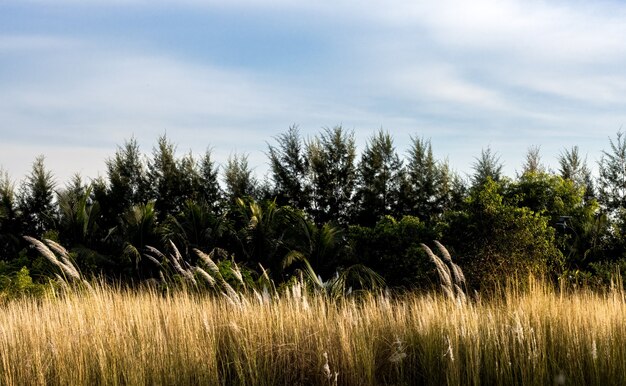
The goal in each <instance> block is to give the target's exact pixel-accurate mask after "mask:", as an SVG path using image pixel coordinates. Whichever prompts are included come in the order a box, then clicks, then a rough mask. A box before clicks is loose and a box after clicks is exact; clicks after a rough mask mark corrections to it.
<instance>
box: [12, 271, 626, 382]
mask: <svg viewBox="0 0 626 386" xmlns="http://www.w3.org/2000/svg"><path fill="white" fill-rule="evenodd" d="M241 299H242V301H241V302H239V303H234V302H232V301H230V299H229V298H228V297H225V296H208V295H199V294H197V293H192V292H184V291H181V292H177V293H173V294H169V295H163V294H162V293H159V292H158V291H156V290H142V291H131V290H125V289H120V288H112V287H108V286H106V285H93V288H92V289H84V290H82V291H76V292H68V293H65V294H63V295H51V296H47V297H45V298H39V299H22V300H19V301H14V302H10V303H8V304H5V305H3V306H1V307H0V308H1V309H0V382H1V383H2V384H4V385H23V384H41V385H44V384H46V385H50V384H52V385H54V384H64V385H67V384H72V385H78V384H89V385H92V384H125V385H144V384H216V385H217V384H228V385H231V384H248V385H275V384H289V385H293V384H322V385H323V384H329V385H332V384H339V385H377V384H433V385H442V384H454V385H456V384H495V383H497V384H516V385H518V384H519V385H521V384H524V385H527V384H531V385H532V384H541V385H546V384H554V383H557V384H558V383H562V384H574V385H576V384H580V385H590V384H597V385H607V384H620V383H622V382H623V381H624V380H625V379H626V322H625V321H626V306H625V302H624V301H625V297H624V293H623V292H622V291H621V290H619V289H615V290H611V291H607V292H606V293H594V292H591V291H584V290H579V291H576V292H567V291H555V290H553V289H551V288H550V287H549V286H545V285H542V284H540V283H534V284H532V285H531V286H530V288H527V289H526V290H525V291H516V290H515V289H510V290H506V291H505V292H504V294H503V296H499V297H494V298H493V299H490V300H472V301H463V302H461V301H459V299H458V298H453V297H450V296H444V295H434V294H431V295H403V296H401V297H397V298H394V297H390V296H386V295H384V294H380V295H365V296H363V297H362V298H351V299H346V300H340V301H336V300H329V298H328V297H325V296H321V295H317V296H312V295H306V293H305V292H304V291H301V290H300V289H299V287H298V286H295V287H294V288H293V289H292V290H291V291H287V292H286V293H285V294H284V295H282V296H280V297H278V296H276V295H273V296H270V297H265V298H263V297H258V296H255V295H250V296H244V297H242V298H241Z"/></svg>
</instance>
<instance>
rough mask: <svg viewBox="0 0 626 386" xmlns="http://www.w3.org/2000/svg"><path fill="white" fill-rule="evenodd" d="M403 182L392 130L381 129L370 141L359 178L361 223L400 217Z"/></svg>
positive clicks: (364, 154)
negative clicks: (390, 132)
mask: <svg viewBox="0 0 626 386" xmlns="http://www.w3.org/2000/svg"><path fill="white" fill-rule="evenodd" d="M402 181H403V169H402V161H400V157H398V154H397V153H396V149H395V147H394V146H393V139H392V138H391V135H389V133H385V132H383V131H382V130H380V131H379V132H378V133H377V134H376V135H374V136H373V137H372V138H371V139H370V141H369V142H368V143H367V145H366V147H365V150H364V151H363V154H362V155H361V162H360V163H359V169H358V177H357V191H356V195H355V212H356V216H357V221H358V222H359V223H360V224H361V225H367V226H371V225H374V224H375V223H376V222H377V221H378V219H379V218H380V217H381V216H384V215H392V216H398V214H399V213H398V212H399V211H398V202H399V196H400V189H401V184H402Z"/></svg>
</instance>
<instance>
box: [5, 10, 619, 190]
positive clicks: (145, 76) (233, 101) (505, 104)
mask: <svg viewBox="0 0 626 386" xmlns="http://www.w3.org/2000/svg"><path fill="white" fill-rule="evenodd" d="M624 37H626V2H618V1H563V2H561V1H534V0H525V1H522V0H500V1H488V0H473V1H470V2H468V1H462V0H442V1H436V2H417V1H395V0H389V1H386V2H379V1H368V0H362V1H342V0H339V1H333V2H305V1H302V2H295V1H287V0H274V1H271V0H268V1H265V0H249V1H247V0H231V1H199V0H198V1H194V0H183V1H176V2H168V1H159V0H153V1H147V0H146V1H144V0H111V1H103V0H102V1H100V0H82V1H78V0H75V1H72V0H40V1H28V0H20V1H11V0H0V138H1V139H0V165H1V166H2V167H3V168H4V170H7V171H8V172H9V174H10V176H11V177H12V178H13V179H15V180H20V179H22V178H23V176H24V175H25V174H26V173H27V172H28V171H29V169H30V165H31V163H32V161H33V160H34V158H35V157H36V156H37V155H39V154H43V155H45V156H46V160H47V161H46V163H47V165H48V167H49V168H50V169H51V170H52V171H53V172H54V174H55V175H56V176H57V178H58V179H59V181H66V180H67V179H68V178H69V176H70V175H72V174H73V173H75V172H79V173H81V174H82V175H83V176H86V177H96V176H98V175H99V174H100V175H101V174H103V172H104V160H105V159H106V158H107V157H109V156H112V155H113V153H114V152H115V149H116V146H117V145H120V144H122V143H123V142H124V140H126V139H129V138H130V137H131V136H134V137H136V138H137V139H138V141H139V143H140V145H141V147H142V150H143V151H144V152H145V153H148V154H149V153H150V152H151V149H152V146H153V145H154V143H155V142H156V139H157V137H158V136H159V135H161V134H163V133H165V132H166V133H167V135H168V137H170V138H171V140H172V141H174V142H175V143H176V144H177V145H178V151H179V153H181V154H182V153H185V152H188V151H190V150H191V151H193V152H194V153H196V154H198V155H200V154H201V153H203V152H204V151H205V149H207V148H209V147H210V148H212V149H213V153H214V155H215V157H216V159H217V161H218V162H220V163H223V162H225V160H226V159H227V157H228V156H229V155H230V154H233V153H240V154H242V153H246V154H249V161H250V164H251V165H252V166H255V167H256V171H257V173H258V174H260V175H262V174H264V173H265V171H266V170H267V164H266V162H267V160H266V157H265V151H266V149H267V142H268V141H270V142H271V141H272V137H274V136H276V135H278V134H280V133H282V132H284V131H286V130H287V128H288V127H289V126H290V125H292V124H298V125H299V127H300V129H301V131H302V133H303V134H304V135H305V136H312V135H315V134H316V133H318V132H319V131H320V129H322V128H324V127H333V126H335V125H342V126H343V127H345V128H347V129H351V130H354V131H355V134H356V137H357V143H358V145H359V148H360V149H362V148H363V147H364V144H365V142H366V140H367V139H368V137H370V136H371V135H372V134H373V133H374V132H375V131H376V130H378V129H380V128H383V129H385V130H388V131H389V132H390V133H392V134H393V136H394V138H395V143H396V147H397V149H398V151H399V152H400V153H402V154H403V153H405V152H406V150H407V149H408V146H409V143H410V138H411V136H413V137H425V138H430V139H431V140H432V144H433V149H434V152H435V155H436V156H437V157H438V158H440V159H443V158H448V159H449V161H450V164H451V166H452V167H453V168H455V169H457V170H458V171H460V172H461V173H467V172H470V171H471V165H472V163H473V162H474V157H476V156H478V155H479V154H480V152H481V149H483V148H486V147H487V146H490V147H491V148H492V149H493V150H494V151H496V152H498V154H499V155H500V156H501V160H502V161H503V162H504V164H505V171H506V173H507V174H509V175H511V176H513V175H514V174H515V172H516V171H517V170H519V169H520V168H521V165H522V163H523V157H524V154H525V153H526V150H527V149H528V147H529V146H531V145H539V146H541V151H542V156H543V159H544V162H545V163H546V164H548V165H549V166H552V167H556V157H557V156H558V154H559V153H560V152H561V151H562V150H563V149H564V148H569V147H571V146H574V145H578V146H579V147H580V148H581V150H582V152H583V153H586V154H588V161H589V163H590V165H591V166H592V167H594V168H595V163H596V161H597V160H598V159H599V158H600V156H601V151H602V149H607V148H608V138H609V137H613V136H614V135H615V133H616V132H617V131H618V130H619V129H620V128H621V127H622V126H623V125H624V124H625V123H626V97H625V96H626V39H625V38H624Z"/></svg>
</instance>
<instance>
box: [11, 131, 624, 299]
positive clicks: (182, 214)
mask: <svg viewBox="0 0 626 386" xmlns="http://www.w3.org/2000/svg"><path fill="white" fill-rule="evenodd" d="M609 145H610V146H609V150H608V151H605V152H603V156H602V159H601V160H600V162H599V165H598V166H599V176H598V178H597V179H594V178H593V177H592V176H591V173H590V172H589V168H588V166H587V165H586V161H585V160H584V159H583V158H582V157H581V156H580V154H579V153H578V148H576V147H574V148H572V149H565V150H564V151H563V153H561V155H560V156H559V160H558V161H559V165H560V168H559V170H558V171H550V170H547V169H546V168H545V167H544V166H543V165H542V164H541V159H540V155H539V148H531V149H529V152H528V156H527V160H526V163H525V164H524V165H523V169H522V172H521V173H520V174H519V175H518V176H516V178H513V179H511V178H507V177H505V176H503V175H502V164H501V163H500V161H499V158H498V156H497V154H496V153H495V152H493V151H492V150H491V149H489V148H487V149H486V150H484V151H483V152H482V153H481V155H480V156H478V157H477V158H476V162H475V164H474V174H473V175H471V176H468V178H463V177H461V176H460V175H458V174H457V173H455V172H454V171H453V170H452V169H451V168H450V166H449V165H448V163H447V161H441V160H437V159H435V157H434V156H433V150H432V146H431V143H430V141H428V140H425V139H423V138H413V139H412V143H411V147H410V149H408V151H407V152H406V154H405V156H402V155H401V154H399V153H398V151H397V150H396V148H395V145H394V142H393V138H392V136H391V135H390V134H389V133H386V132H384V131H382V130H381V131H379V132H377V133H375V134H374V135H373V136H372V137H371V138H370V140H369V141H368V142H367V145H366V146H365V148H364V149H363V151H362V152H361V153H360V154H357V149H356V145H355V138H354V133H353V132H351V131H347V130H345V129H343V128H341V127H335V128H333V129H325V130H323V131H322V132H321V133H320V134H319V135H318V136H316V137H314V138H312V139H308V140H305V139H304V138H302V136H301V135H300V133H299V131H298V128H297V127H291V128H289V130H288V131H286V132H285V133H283V134H281V135H279V136H277V137H275V138H274V140H273V142H272V143H270V144H268V151H267V155H268V158H269V165H270V174H269V178H268V179H267V180H266V181H259V180H258V179H257V178H256V177H255V175H254V173H253V172H252V170H251V169H250V167H249V165H248V160H247V157H246V155H237V154H235V155H233V156H232V157H231V158H230V159H229V160H228V162H227V163H226V165H224V166H223V167H222V168H221V169H220V168H219V167H218V165H216V164H215V163H214V161H213V158H212V155H211V151H210V150H207V152H206V153H205V154H204V155H202V156H201V157H197V156H194V155H193V154H191V153H187V154H184V155H182V156H180V155H177V153H176V147H175V145H174V144H173V143H172V142H170V140H169V139H168V138H167V137H165V136H162V137H161V138H159V139H158V141H157V144H156V146H155V147H154V149H153V150H152V154H151V155H147V154H144V153H142V152H141V150H140V148H139V145H138V143H137V141H136V140H135V139H131V140H129V141H128V142H126V143H125V144H124V145H122V146H120V147H119V148H118V149H117V151H116V152H115V154H114V155H113V156H112V157H111V158H109V159H108V160H107V161H106V166H107V170H106V176H105V177H101V178H99V179H96V180H92V181H89V182H86V181H84V180H83V179H81V177H80V176H75V177H74V178H72V180H71V181H69V182H68V183H67V184H66V185H64V186H61V185H57V184H55V180H54V178H53V175H52V173H51V172H50V171H49V170H47V169H46V167H45V164H44V158H43V157H39V158H37V159H36V160H35V162H34V163H33V167H32V171H31V173H30V174H29V175H28V176H27V177H26V178H25V179H24V181H23V182H21V184H20V185H19V186H16V185H15V183H14V182H13V181H12V180H11V179H10V177H9V176H8V175H7V174H6V173H2V174H0V275H2V277H3V278H4V279H6V280H5V282H7V283H10V282H11V280H13V282H16V280H17V282H20V281H21V282H24V280H26V281H27V279H25V277H30V276H29V275H32V277H33V278H34V280H35V282H37V281H40V282H41V281H45V278H46V277H49V276H50V275H51V274H52V272H53V269H52V268H53V267H51V266H50V264H49V262H47V261H46V260H45V259H44V258H42V257H40V256H39V254H38V253H37V252H36V251H35V250H34V249H33V248H32V246H31V245H30V244H29V243H27V242H26V241H25V240H24V239H23V236H33V237H35V238H37V239H42V238H45V239H51V240H54V241H57V242H59V243H60V244H61V245H64V246H65V247H66V248H67V249H68V250H69V251H70V254H71V257H72V259H73V260H74V262H75V263H76V265H77V266H78V267H79V269H80V270H81V272H82V273H83V275H87V276H89V275H95V276H100V277H104V278H108V279H111V280H122V281H126V282H129V283H131V282H138V281H141V280H147V279H150V278H153V277H155V276H156V275H157V274H158V269H157V267H156V266H155V264H154V263H153V262H152V261H151V260H150V259H148V258H147V257H146V251H147V248H148V247H153V248H156V249H158V250H161V251H164V252H167V251H170V250H171V249H172V248H173V247H175V248H177V249H178V250H179V251H180V253H181V254H183V255H184V256H185V259H186V260H188V261H192V262H193V261H194V259H197V257H196V255H195V254H194V253H193V250H194V249H198V250H200V251H204V252H205V253H210V252H212V251H214V250H219V251H221V252H222V253H221V254H220V256H223V259H224V260H227V259H234V260H235V261H237V263H238V264H239V265H240V266H241V267H242V269H243V270H244V272H246V274H247V275H249V276H250V277H252V278H254V277H260V276H261V274H262V273H263V272H266V273H267V274H268V275H269V276H270V277H271V279H272V280H273V281H274V282H276V283H277V284H280V283H283V282H286V281H288V280H290V278H291V277H292V276H293V274H294V273H295V272H298V271H299V270H301V269H303V268H305V267H306V268H312V269H313V271H314V272H316V273H317V274H319V275H321V276H322V277H323V278H325V279H326V278H330V277H332V276H334V275H335V274H336V273H337V272H341V271H344V270H346V269H348V268H349V267H352V266H355V265H363V266H367V267H370V268H372V269H373V270H374V271H376V272H378V273H379V274H380V275H381V276H382V277H384V278H385V280H386V282H387V284H388V285H389V286H391V287H396V288H419V287H425V286H429V285H430V283H431V281H432V279H433V277H434V276H433V274H434V272H435V270H434V267H433V266H432V264H431V263H430V262H429V260H428V257H427V256H426V255H425V253H424V252H423V250H422V249H421V248H420V243H430V242H431V241H432V240H435V239H437V240H440V241H441V242H442V243H443V244H445V245H446V246H447V247H448V248H449V249H450V250H451V251H452V253H453V255H455V256H456V258H457V261H458V262H459V264H460V265H461V267H462V268H463V269H464V270H465V271H466V273H467V274H468V278H469V284H470V285H471V286H472V287H474V288H479V287H483V286H489V285H491V284H493V282H494V281H497V280H500V279H502V278H506V277H509V276H511V275H514V274H520V275H525V274H526V273H527V272H528V271H532V272H538V273H542V274H545V275H546V276H547V277H549V278H551V279H553V280H557V279H559V280H568V281H578V280H592V281H597V282H601V281H604V280H606V279H607V278H608V277H609V276H610V275H611V273H613V272H614V271H613V270H614V269H615V267H616V266H622V267H624V266H626V210H625V207H624V202H625V198H624V196H625V194H624V192H625V191H626V168H625V167H624V165H626V141H625V140H624V136H623V134H622V133H618V134H617V137H616V138H615V139H614V140H613V139H612V140H610V143H609ZM220 182H221V183H220ZM24 267H25V269H23V268H24Z"/></svg>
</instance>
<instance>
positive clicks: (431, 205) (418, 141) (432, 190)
mask: <svg viewBox="0 0 626 386" xmlns="http://www.w3.org/2000/svg"><path fill="white" fill-rule="evenodd" d="M411 143H412V144H411V149H410V150H409V154H408V164H407V167H406V170H407V171H406V175H407V187H406V189H405V193H404V199H403V200H404V202H405V206H406V207H407V211H408V213H407V214H410V215H413V216H417V217H418V218H420V219H421V220H423V221H427V220H429V219H430V218H431V216H433V215H434V214H435V213H436V212H437V205H438V204H437V196H438V192H437V190H438V189H439V188H442V187H441V186H439V181H438V180H439V177H440V176H439V174H440V173H439V170H438V167H437V162H436V161H435V158H434V157H433V149H432V145H431V143H430V141H429V140H425V139H423V138H411Z"/></svg>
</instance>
